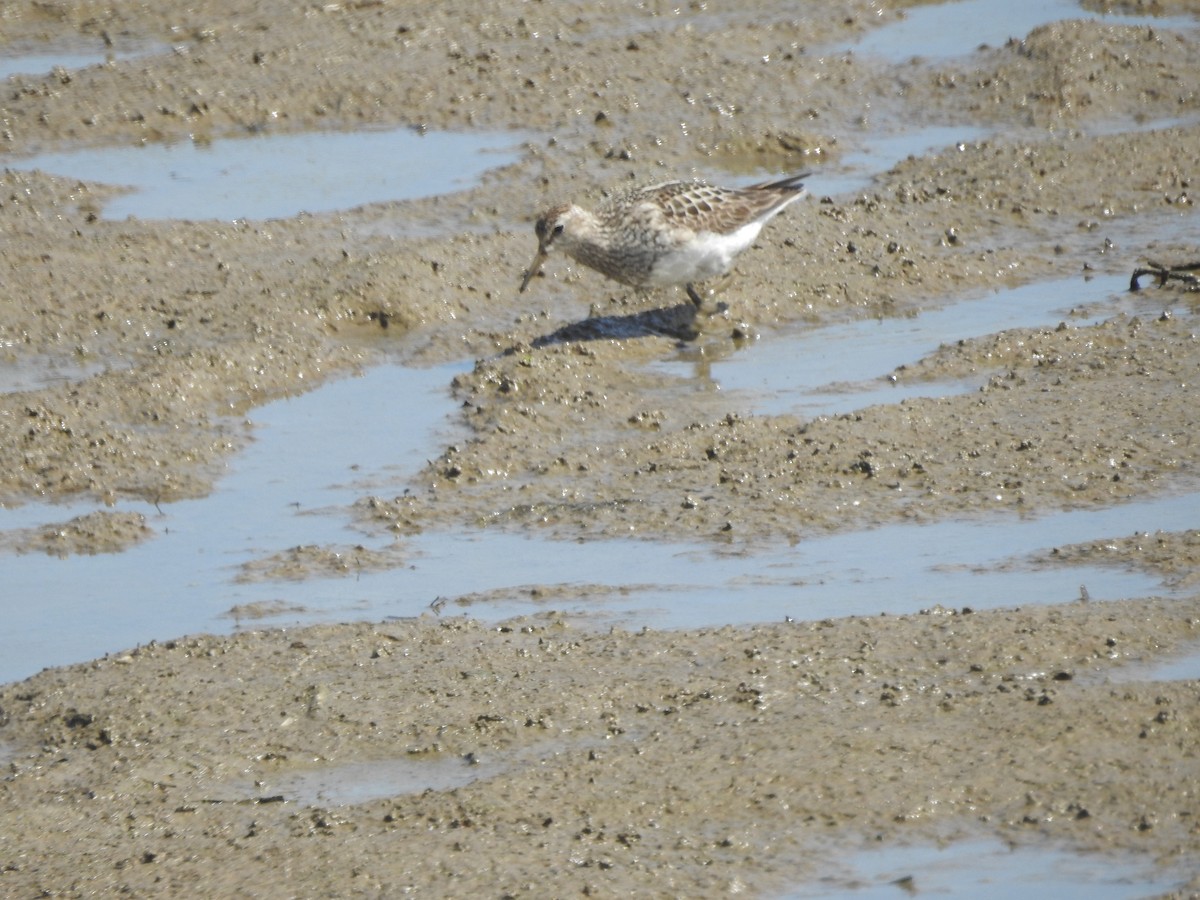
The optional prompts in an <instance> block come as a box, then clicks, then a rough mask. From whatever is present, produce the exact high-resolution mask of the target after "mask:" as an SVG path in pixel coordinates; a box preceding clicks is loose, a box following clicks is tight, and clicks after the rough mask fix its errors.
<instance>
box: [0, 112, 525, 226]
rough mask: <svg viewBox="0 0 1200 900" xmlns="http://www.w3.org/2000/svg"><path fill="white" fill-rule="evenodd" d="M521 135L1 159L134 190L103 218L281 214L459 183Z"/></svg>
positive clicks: (240, 144) (402, 136)
mask: <svg viewBox="0 0 1200 900" xmlns="http://www.w3.org/2000/svg"><path fill="white" fill-rule="evenodd" d="M521 140H522V135H520V134H517V133H485V134H475V133H461V134H460V133H452V132H432V131H431V132H428V133H420V132H418V131H417V130H415V129H412V128H400V129H393V130H390V131H357V132H317V133H306V134H280V135H262V136H257V137H246V138H236V139H227V140H218V141H212V142H207V143H202V142H195V141H188V142H183V143H178V144H148V145H146V146H141V147H107V148H100V149H88V150H76V151H70V152H66V153H48V154H43V155H41V156H36V157H32V158H28V159H21V160H14V161H11V162H6V163H5V164H6V165H8V166H10V167H12V168H15V169H40V170H42V171H44V172H49V173H51V174H54V175H62V176H66V177H70V178H79V179H83V180H85V181H94V182H101V183H104V184H112V185H122V186H127V187H129V188H131V191H130V192H129V193H127V194H122V195H120V196H118V197H115V198H113V199H111V200H109V201H108V202H107V203H106V204H105V205H104V209H103V215H104V217H105V218H107V219H124V218H126V217H128V216H137V217H138V218H141V219H222V220H226V221H229V220H233V219H278V218H286V217H288V216H294V215H297V214H299V213H301V212H308V213H323V212H333V211H335V210H339V209H349V208H352V207H355V206H361V205H363V204H366V203H382V202H385V201H392V200H412V199H417V198H421V197H431V196H434V195H437V194H445V193H450V192H452V191H461V190H463V189H465V188H468V187H471V186H472V185H473V184H474V183H475V182H476V181H477V180H478V179H479V178H480V177H481V176H482V175H483V174H484V173H485V172H487V171H489V170H491V169H494V168H497V167H499V166H505V165H509V164H511V163H514V162H516V161H517V160H518V159H519V158H520V156H521V150H520V149H519V148H518V147H517V146H516V145H517V144H518V142H519V141H521Z"/></svg>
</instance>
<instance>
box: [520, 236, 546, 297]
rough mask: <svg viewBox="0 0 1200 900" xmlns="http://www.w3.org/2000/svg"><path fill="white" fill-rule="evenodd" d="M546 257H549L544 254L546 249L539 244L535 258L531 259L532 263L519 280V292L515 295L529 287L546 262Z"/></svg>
mask: <svg viewBox="0 0 1200 900" xmlns="http://www.w3.org/2000/svg"><path fill="white" fill-rule="evenodd" d="M547 256H549V254H548V253H547V252H546V248H545V247H543V246H541V245H540V244H539V245H538V251H537V256H535V257H534V258H533V262H531V263H530V264H529V268H528V269H526V270H525V277H524V278H523V279H521V290H520V291H518V292H517V293H521V294H523V293H525V288H527V287H529V282H530V281H532V280H533V276H534V275H536V274H537V273H538V272H540V271H541V268H542V263H544V262H545V261H546V257H547Z"/></svg>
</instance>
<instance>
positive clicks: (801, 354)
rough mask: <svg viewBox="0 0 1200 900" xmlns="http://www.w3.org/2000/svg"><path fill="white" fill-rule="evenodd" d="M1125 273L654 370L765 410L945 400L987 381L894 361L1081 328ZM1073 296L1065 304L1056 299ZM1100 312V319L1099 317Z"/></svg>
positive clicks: (1123, 289) (690, 352)
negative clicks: (932, 375)
mask: <svg viewBox="0 0 1200 900" xmlns="http://www.w3.org/2000/svg"><path fill="white" fill-rule="evenodd" d="M1128 287H1129V278H1128V277H1127V276H1125V275H1119V276H1098V277H1092V278H1083V277H1074V278H1064V279H1062V280H1059V281H1044V282H1037V283H1034V284H1027V285H1022V286H1021V287H1016V288H1007V289H1002V290H997V291H995V292H994V293H992V294H988V295H984V296H981V297H974V298H965V299H961V300H959V301H958V302H957V303H954V304H952V305H949V306H944V307H939V308H936V309H931V310H927V311H922V312H920V313H919V314H916V315H913V316H911V317H908V318H890V319H867V320H864V321H859V322H848V323H846V324H843V325H833V326H828V327H825V328H797V329H794V330H789V331H788V332H787V333H782V334H778V335H774V336H767V337H764V338H763V339H761V340H759V341H757V342H755V343H754V344H753V346H752V347H751V348H747V349H746V350H744V351H743V352H739V353H735V354H732V355H728V356H723V357H718V358H715V359H714V358H713V357H712V356H711V355H710V354H708V353H707V352H706V349H707V348H705V347H703V346H700V347H688V348H685V349H683V350H681V351H680V353H679V354H678V356H677V357H676V358H675V359H673V360H666V361H664V362H661V363H658V364H656V365H654V366H653V367H651V368H652V370H654V371H660V372H663V373H665V374H668V375H674V376H676V377H681V378H682V377H688V376H690V377H692V378H693V379H694V384H695V385H696V387H697V388H698V389H702V390H703V389H707V390H717V391H723V392H725V393H726V394H727V395H732V396H734V397H736V398H737V402H738V404H739V405H740V408H742V409H744V410H746V411H747V412H755V413H761V414H766V415H778V414H781V413H795V414H798V415H805V416H816V415H835V414H837V413H843V412H849V411H851V410H854V409H862V408H863V407H865V406H869V405H872V404H875V403H898V402H900V401H901V400H904V399H906V398H909V397H944V396H949V395H951V394H958V393H964V392H966V391H971V390H977V389H978V388H979V386H980V385H982V384H983V383H984V382H985V381H986V380H987V375H986V374H981V375H980V376H979V377H978V378H977V379H973V380H969V381H956V382H950V383H947V382H912V383H907V382H905V381H904V380H903V378H902V377H901V378H899V379H898V380H897V381H895V382H893V381H890V380H889V376H890V375H891V374H892V373H893V370H894V369H896V368H897V367H898V366H901V365H904V364H907V363H912V362H914V361H915V360H917V359H919V358H920V357H922V356H924V355H926V354H928V353H931V352H932V351H934V350H936V349H937V348H938V347H939V346H940V345H942V344H952V343H954V342H956V341H959V340H963V339H966V338H970V337H975V336H977V335H984V334H992V333H995V332H998V331H1003V330H1005V329H1008V328H1038V327H1054V326H1056V325H1058V324H1059V323H1060V322H1067V323H1069V324H1070V325H1071V326H1074V327H1080V326H1083V325H1087V324H1089V323H1092V322H1094V321H1097V320H1098V318H1103V317H1097V316H1094V315H1088V316H1080V315H1077V314H1073V313H1072V309H1077V308H1079V307H1084V306H1090V305H1092V304H1103V306H1104V312H1105V314H1106V315H1110V314H1111V313H1112V311H1113V310H1114V309H1115V308H1117V307H1119V305H1120V303H1121V302H1122V301H1121V295H1123V294H1126V293H1127V291H1128ZM1064 297H1069V298H1071V306H1070V307H1068V306H1064V303H1063V298H1064ZM1105 317H1106V316H1105Z"/></svg>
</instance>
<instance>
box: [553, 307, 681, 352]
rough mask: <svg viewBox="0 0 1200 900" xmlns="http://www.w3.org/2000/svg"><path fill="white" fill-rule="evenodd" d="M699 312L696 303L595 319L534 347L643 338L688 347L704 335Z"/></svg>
mask: <svg viewBox="0 0 1200 900" xmlns="http://www.w3.org/2000/svg"><path fill="white" fill-rule="evenodd" d="M697 313H698V310H697V309H696V305H695V304H694V303H691V302H688V303H680V304H677V305H675V306H666V307H660V308H658V309H648V310H644V311H642V312H637V313H629V314H627V315H616V316H593V317H589V318H587V319H581V320H580V321H578V322H571V323H570V324H567V325H563V326H562V327H561V328H558V329H556V330H554V331H552V332H550V333H549V334H544V335H542V336H541V337H539V338H535V339H534V340H533V342H532V346H534V347H548V346H551V345H553V344H566V343H572V342H575V341H612V340H628V339H630V338H639V337H650V336H653V337H669V338H674V339H675V340H677V341H680V342H683V343H688V342H691V341H694V340H695V339H696V338H697V337H699V336H700V334H701V329H700V327H699V326H698V318H699V317H698V315H697Z"/></svg>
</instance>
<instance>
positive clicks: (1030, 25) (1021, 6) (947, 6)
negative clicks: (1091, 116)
mask: <svg viewBox="0 0 1200 900" xmlns="http://www.w3.org/2000/svg"><path fill="white" fill-rule="evenodd" d="M1063 19H1083V20H1090V21H1097V22H1104V23H1105V24H1108V25H1126V26H1139V27H1145V28H1153V29H1155V30H1163V29H1166V28H1181V29H1182V28H1193V27H1195V26H1196V20H1195V19H1193V18H1190V17H1187V16H1147V15H1122V14H1119V13H1099V12H1094V11H1092V10H1089V9H1084V8H1083V7H1081V6H1080V5H1079V4H1078V3H1076V2H1074V0H1009V2H1006V3H996V2H995V0H958V2H950V3H930V4H924V5H920V6H913V7H909V8H907V9H906V10H905V11H904V18H902V19H899V20H897V21H895V22H891V23H889V24H887V25H884V26H882V27H880V28H877V29H875V30H874V31H869V32H867V34H865V35H864V36H863V37H862V38H861V39H860V40H858V41H857V42H856V43H854V44H851V45H849V46H842V47H839V48H837V50H835V51H834V52H837V53H846V52H852V53H854V54H856V55H858V56H871V57H877V58H880V59H883V60H885V61H887V62H890V63H901V62H905V61H907V60H910V59H912V58H914V57H919V58H921V59H925V60H930V61H935V62H940V61H944V60H948V59H952V58H954V57H959V56H966V55H968V54H970V53H972V52H974V51H975V50H976V49H977V48H978V47H980V46H981V45H985V44H986V45H987V46H990V47H1000V46H1003V45H1004V44H1005V43H1006V42H1007V41H1008V40H1009V38H1016V39H1017V40H1023V39H1024V38H1025V36H1026V35H1028V34H1029V32H1031V31H1033V29H1035V28H1037V27H1039V26H1041V25H1048V24H1050V23H1051V22H1058V21H1061V20H1063Z"/></svg>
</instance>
